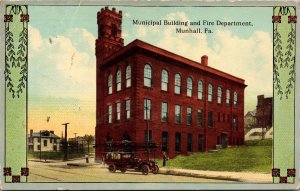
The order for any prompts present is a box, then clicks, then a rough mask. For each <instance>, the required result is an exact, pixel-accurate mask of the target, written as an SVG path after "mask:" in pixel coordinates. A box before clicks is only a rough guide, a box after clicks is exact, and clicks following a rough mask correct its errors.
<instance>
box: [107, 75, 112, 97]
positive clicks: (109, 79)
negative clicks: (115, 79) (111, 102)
mask: <svg viewBox="0 0 300 191" xmlns="http://www.w3.org/2000/svg"><path fill="white" fill-rule="evenodd" d="M107 87H108V94H112V75H111V74H109V75H108V78H107Z"/></svg>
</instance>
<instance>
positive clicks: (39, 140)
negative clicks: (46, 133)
mask: <svg viewBox="0 0 300 191" xmlns="http://www.w3.org/2000/svg"><path fill="white" fill-rule="evenodd" d="M40 133H41V132H40ZM37 141H38V143H40V142H41V139H40V138H38V139H37Z"/></svg>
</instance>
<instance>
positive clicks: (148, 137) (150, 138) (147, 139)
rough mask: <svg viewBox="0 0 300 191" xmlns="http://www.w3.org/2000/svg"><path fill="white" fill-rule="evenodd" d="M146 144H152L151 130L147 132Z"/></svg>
mask: <svg viewBox="0 0 300 191" xmlns="http://www.w3.org/2000/svg"><path fill="white" fill-rule="evenodd" d="M148 132H149V133H148ZM145 142H146V143H148V142H152V131H151V130H149V131H147V130H146V131H145Z"/></svg>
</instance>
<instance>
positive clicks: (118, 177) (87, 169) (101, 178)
mask: <svg viewBox="0 0 300 191" xmlns="http://www.w3.org/2000/svg"><path fill="white" fill-rule="evenodd" d="M28 166H29V171H30V173H29V176H28V181H29V182H225V181H224V180H215V179H203V178H192V177H184V176H172V175H163V174H157V175H154V174H152V173H149V174H148V175H143V174H142V173H141V172H128V171H127V172H126V173H125V174H123V173H121V172H116V173H110V172H108V170H107V168H105V167H104V166H103V165H101V164H94V165H92V166H84V167H82V166H68V165H67V164H66V163H41V162H33V161H28Z"/></svg>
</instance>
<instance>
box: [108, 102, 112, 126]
mask: <svg viewBox="0 0 300 191" xmlns="http://www.w3.org/2000/svg"><path fill="white" fill-rule="evenodd" d="M107 114H108V123H112V106H111V105H108V106H107Z"/></svg>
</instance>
